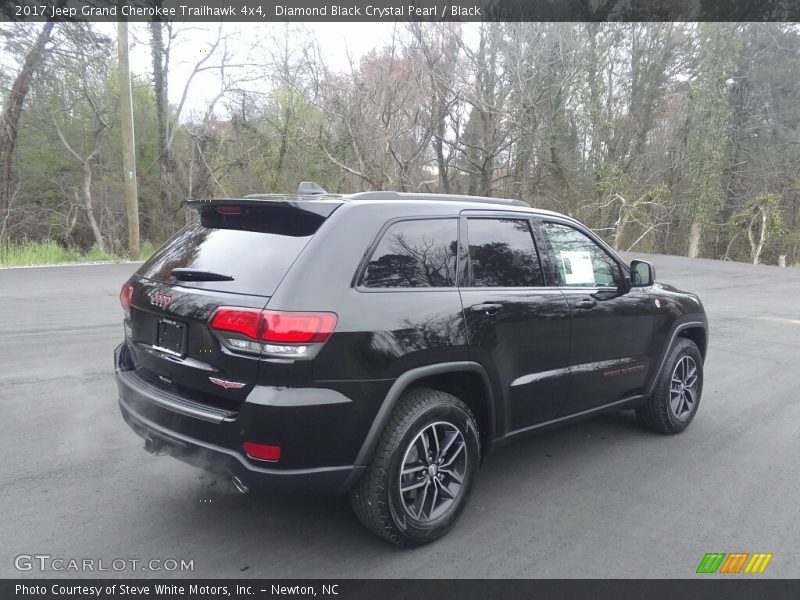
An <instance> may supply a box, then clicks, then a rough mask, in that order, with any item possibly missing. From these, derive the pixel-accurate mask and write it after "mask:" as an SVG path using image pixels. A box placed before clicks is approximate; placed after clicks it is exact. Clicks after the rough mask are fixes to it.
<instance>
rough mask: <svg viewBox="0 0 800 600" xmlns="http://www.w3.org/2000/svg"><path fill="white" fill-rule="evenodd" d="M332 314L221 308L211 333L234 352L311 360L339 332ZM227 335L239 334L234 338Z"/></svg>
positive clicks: (210, 323) (214, 315)
mask: <svg viewBox="0 0 800 600" xmlns="http://www.w3.org/2000/svg"><path fill="white" fill-rule="evenodd" d="M336 320H337V317H336V314H335V313H332V312H287V311H277V310H257V309H253V308H240V307H235V306H221V307H219V308H218V309H217V310H216V311H214V314H213V315H212V316H211V320H210V322H209V325H210V327H211V329H213V330H215V331H217V332H220V333H222V334H223V335H222V336H221V337H222V340H223V342H224V343H225V345H226V346H227V347H228V348H230V349H232V350H242V351H245V352H250V353H261V354H265V355H268V356H281V357H287V358H310V357H311V356H312V355H313V354H316V351H317V350H318V349H319V347H320V346H321V345H322V344H323V343H324V342H325V341H326V340H327V339H328V338H329V337H330V336H331V334H332V333H333V330H334V329H335V328H336ZM225 333H233V334H237V335H236V336H235V337H230V336H227V335H224V334H225Z"/></svg>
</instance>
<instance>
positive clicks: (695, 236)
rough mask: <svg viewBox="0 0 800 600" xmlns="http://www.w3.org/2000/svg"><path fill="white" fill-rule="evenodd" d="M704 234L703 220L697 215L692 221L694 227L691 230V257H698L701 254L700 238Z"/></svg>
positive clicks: (689, 255) (689, 254)
mask: <svg viewBox="0 0 800 600" xmlns="http://www.w3.org/2000/svg"><path fill="white" fill-rule="evenodd" d="M702 236H703V222H702V221H701V220H700V218H699V217H697V216H695V217H694V220H693V221H692V229H691V230H690V231H689V252H688V254H687V256H688V257H689V258H697V257H698V256H699V255H700V240H701V239H702Z"/></svg>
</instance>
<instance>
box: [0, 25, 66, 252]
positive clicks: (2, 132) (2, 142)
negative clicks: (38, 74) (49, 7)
mask: <svg viewBox="0 0 800 600" xmlns="http://www.w3.org/2000/svg"><path fill="white" fill-rule="evenodd" d="M52 31H53V22H52V21H48V22H47V23H45V24H44V27H43V28H42V30H41V31H40V32H39V35H38V36H37V37H36V41H35V42H34V43H33V46H31V49H30V50H29V51H28V55H27V56H26V57H25V61H24V62H23V64H22V68H21V69H20V71H19V74H18V75H17V78H16V79H15V80H14V84H13V85H12V86H11V92H10V93H9V96H8V100H7V101H6V109H5V111H4V112H3V120H2V122H1V123H0V219H1V220H2V223H0V241H2V239H3V238H4V237H5V232H6V220H7V219H8V209H9V202H10V201H11V190H12V184H11V167H12V163H13V159H14V148H15V147H16V144H17V131H18V128H19V120H20V116H21V115H22V105H23V104H24V102H25V97H26V96H27V95H28V90H29V89H30V86H31V78H32V77H33V73H34V71H36V69H37V68H38V67H39V65H40V64H41V63H42V61H43V60H44V56H45V45H46V44H47V42H48V41H49V40H50V34H51V32H52Z"/></svg>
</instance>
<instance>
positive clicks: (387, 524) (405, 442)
mask: <svg viewBox="0 0 800 600" xmlns="http://www.w3.org/2000/svg"><path fill="white" fill-rule="evenodd" d="M479 460H480V439H479V436H478V430H477V427H476V425H475V418H474V417H473V415H472V412H471V411H470V410H469V408H468V407H467V406H466V405H465V404H464V403H463V402H461V401H460V400H459V399H458V398H456V397H455V396H452V395H451V394H447V393H445V392H441V391H438V390H432V389H428V388H414V389H411V390H409V391H408V392H406V393H405V394H404V395H403V397H402V398H401V399H400V402H399V403H398V405H397V408H396V409H395V411H394V413H393V414H392V417H391V419H390V420H389V424H388V425H387V427H386V430H385V431H384V432H383V435H382V436H381V439H380V441H379V442H378V447H377V448H376V450H375V454H374V456H373V459H372V462H371V463H370V465H369V467H368V468H367V472H366V473H365V474H364V476H363V477H362V479H361V480H360V481H359V483H358V485H357V486H356V487H355V489H354V490H353V491H352V492H351V493H350V501H351V504H352V506H353V509H354V511H355V513H356V515H357V516H358V519H359V520H360V521H361V523H363V524H364V525H365V526H366V527H367V528H368V529H369V530H370V531H372V532H374V533H376V534H377V535H379V536H381V537H383V538H385V539H387V540H389V541H391V542H392V543H394V544H397V545H399V546H420V545H423V544H427V543H429V542H432V541H434V540H436V539H438V538H440V537H442V536H443V535H444V534H445V533H447V532H448V531H449V530H450V529H451V528H452V527H453V525H454V524H455V522H456V520H457V519H458V517H459V516H460V514H461V512H462V511H463V509H464V507H465V505H466V502H467V498H468V497H469V493H470V490H471V488H472V480H473V476H474V474H475V471H476V469H477V466H478V462H479Z"/></svg>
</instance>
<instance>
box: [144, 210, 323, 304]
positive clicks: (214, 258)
mask: <svg viewBox="0 0 800 600" xmlns="http://www.w3.org/2000/svg"><path fill="white" fill-rule="evenodd" d="M251 216H252V215H251ZM298 220H301V219H295V220H292V219H287V222H286V223H285V226H281V224H280V223H276V222H275V221H274V220H273V221H272V223H271V225H270V227H264V226H262V225H261V224H259V223H258V222H257V221H256V222H252V221H251V223H250V225H251V227H247V226H246V225H245V224H244V223H242V222H236V220H234V219H227V221H228V222H222V221H220V220H209V219H207V218H205V217H204V218H203V219H202V221H201V220H199V219H198V220H197V221H195V222H194V223H191V224H190V225H187V226H186V227H185V228H183V229H182V230H181V231H179V232H178V233H177V234H176V235H175V236H173V237H172V239H170V240H169V241H168V242H167V243H166V244H164V245H163V246H162V247H161V248H160V249H159V250H158V252H156V253H155V254H154V255H153V256H152V257H151V258H150V260H148V261H147V262H146V263H145V264H144V265H142V267H141V268H140V269H139V271H138V274H139V275H140V276H141V277H145V278H147V279H152V280H155V281H162V282H165V283H172V284H177V285H181V286H184V287H191V288H199V289H204V290H216V291H221V292H235V293H239V294H250V295H256V296H271V295H272V294H273V293H274V292H275V289H276V288H277V287H278V284H279V283H280V282H281V279H283V277H284V275H286V272H287V271H288V270H289V267H291V266H292V263H293V262H294V261H295V259H296V258H297V257H298V256H299V254H300V252H302V250H303V248H305V247H306V244H308V242H309V240H311V238H312V237H313V235H314V232H315V231H316V229H317V228H318V227H319V225H320V224H321V222H322V221H323V220H324V219H319V220H318V221H317V222H316V223H314V224H309V223H305V224H303V226H302V227H298ZM262 223H263V222H262ZM252 229H255V230H252ZM177 268H181V269H194V270H198V271H204V272H210V273H215V274H218V275H224V276H228V277H232V278H233V280H231V281H178V280H177V279H175V278H174V277H173V276H172V270H173V269H177Z"/></svg>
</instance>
